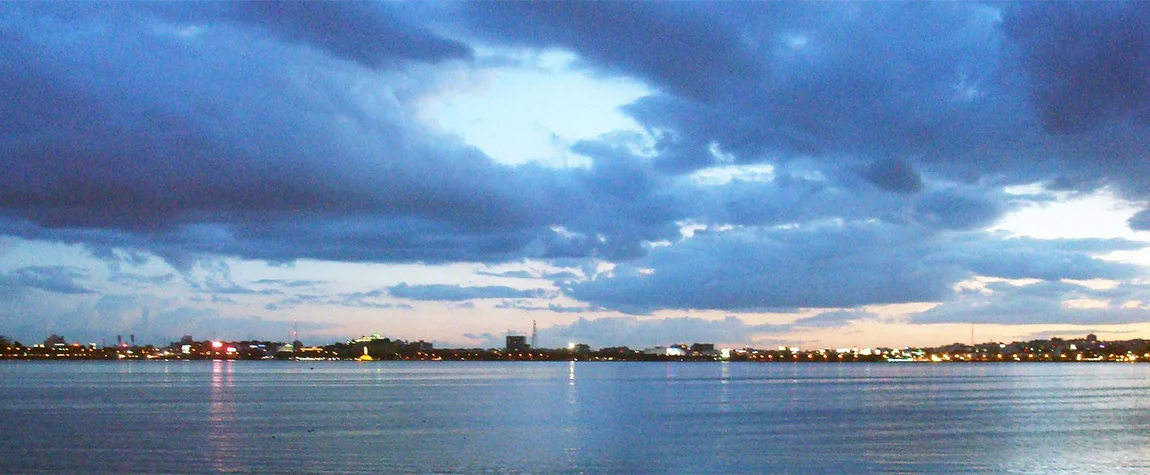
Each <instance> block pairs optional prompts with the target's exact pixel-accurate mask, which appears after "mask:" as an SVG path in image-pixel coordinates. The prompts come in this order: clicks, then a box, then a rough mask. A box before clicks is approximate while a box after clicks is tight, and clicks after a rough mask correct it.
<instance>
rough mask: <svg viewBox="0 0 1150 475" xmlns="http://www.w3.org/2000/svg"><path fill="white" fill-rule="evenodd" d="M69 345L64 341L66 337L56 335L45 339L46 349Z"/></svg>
mask: <svg viewBox="0 0 1150 475" xmlns="http://www.w3.org/2000/svg"><path fill="white" fill-rule="evenodd" d="M67 344H68V343H67V342H66V341H64V337H62V336H60V335H57V334H55V333H53V334H51V335H48V338H45V339H44V347H45V348H51V347H53V346H57V345H59V346H64V345H67Z"/></svg>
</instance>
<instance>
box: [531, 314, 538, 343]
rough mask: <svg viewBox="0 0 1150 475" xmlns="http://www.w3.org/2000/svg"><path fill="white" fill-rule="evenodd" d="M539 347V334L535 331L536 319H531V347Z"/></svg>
mask: <svg viewBox="0 0 1150 475" xmlns="http://www.w3.org/2000/svg"><path fill="white" fill-rule="evenodd" d="M536 348H539V335H538V334H537V333H536V332H535V320H531V349H532V350H534V349H536Z"/></svg>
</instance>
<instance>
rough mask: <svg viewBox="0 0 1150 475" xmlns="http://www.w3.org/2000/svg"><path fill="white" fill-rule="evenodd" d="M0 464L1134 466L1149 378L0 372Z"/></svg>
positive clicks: (432, 368) (1148, 460) (439, 469)
mask: <svg viewBox="0 0 1150 475" xmlns="http://www.w3.org/2000/svg"><path fill="white" fill-rule="evenodd" d="M0 434H2V435H0V473H25V472H51V473H75V472H86V473H90V472H137V473H138V472H146V473H176V472H178V473H204V472H270V473H315V472H332V473H348V472H374V473H579V472H583V473H834V474H839V473H868V472H870V473H874V472H878V473H946V474H950V473H1035V474H1047V473H1150V365H1138V364H984V365H977V364H968V365H963V364H950V365H930V364H890V363H888V364H755V363H566V362H564V363H514V362H489V363H480V362H474V363H473V362H427V363H416V362H373V363H352V362H331V363H315V362H306V363H305V362H243V361H241V362H226V361H215V362H212V361H198V362H180V361H172V362H135V363H121V362H83V363H75V362H69V363H50V362H47V363H46V362H15V361H9V362H0Z"/></svg>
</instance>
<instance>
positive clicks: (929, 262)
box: [557, 223, 1144, 313]
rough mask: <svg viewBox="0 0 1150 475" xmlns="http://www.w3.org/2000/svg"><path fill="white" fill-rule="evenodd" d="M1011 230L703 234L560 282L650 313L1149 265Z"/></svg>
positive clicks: (891, 299)
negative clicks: (1013, 235) (1014, 235)
mask: <svg viewBox="0 0 1150 475" xmlns="http://www.w3.org/2000/svg"><path fill="white" fill-rule="evenodd" d="M1004 237H1005V236H1004V235H995V234H988V233H975V234H961V235H955V236H950V235H945V234H930V233H929V232H926V231H924V230H917V231H916V230H912V229H907V228H904V227H902V226H896V225H891V224H884V223H869V224H861V223H858V224H856V223H850V224H837V223H826V224H822V225H811V226H803V227H799V228H786V227H784V228H773V229H769V230H764V229H758V230H755V229H750V228H747V229H735V230H731V231H725V232H701V233H697V234H696V235H695V236H694V237H692V238H690V239H686V240H684V241H683V242H680V243H678V244H676V245H674V246H667V247H662V248H657V249H654V250H652V251H651V252H650V254H649V255H648V256H647V257H644V258H642V259H638V260H636V261H634V262H633V263H628V264H621V265H619V266H617V267H616V268H615V270H614V271H612V272H611V273H608V274H602V275H598V276H595V277H594V278H592V279H589V280H585V281H578V282H567V283H562V284H557V285H560V287H561V288H562V289H563V290H564V292H565V293H567V294H568V295H570V296H572V297H574V298H577V299H579V300H582V301H585V302H588V303H591V304H593V305H600V306H603V307H607V308H612V309H616V310H620V311H625V312H630V313H643V312H644V311H649V310H653V309H658V308H678V309H743V310H760V309H764V308H770V307H855V306H860V305H868V304H889V303H905V302H930V301H937V300H940V299H943V298H946V297H947V296H949V295H951V293H952V290H951V289H952V287H953V285H954V284H956V283H958V282H960V281H962V280H963V279H966V278H970V277H973V276H977V275H984V276H991V277H1003V278H1028V277H1030V278H1040V279H1063V278H1068V279H1092V278H1107V279H1120V278H1129V277H1132V276H1135V275H1137V274H1138V272H1140V268H1139V267H1137V266H1134V265H1131V264H1127V263H1121V262H1114V261H1108V260H1103V259H1099V258H1097V257H1093V255H1094V254H1102V253H1106V252H1109V251H1116V250H1127V249H1138V248H1141V247H1143V246H1144V245H1143V244H1141V243H1135V242H1130V241H1125V240H1035V239H1021V238H1020V239H1006V240H1004Z"/></svg>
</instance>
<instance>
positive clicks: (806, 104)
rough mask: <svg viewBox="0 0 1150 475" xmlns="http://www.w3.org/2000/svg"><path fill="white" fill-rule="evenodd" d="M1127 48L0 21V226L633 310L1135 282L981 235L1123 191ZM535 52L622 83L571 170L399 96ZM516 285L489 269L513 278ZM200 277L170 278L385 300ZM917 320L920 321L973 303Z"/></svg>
mask: <svg viewBox="0 0 1150 475" xmlns="http://www.w3.org/2000/svg"><path fill="white" fill-rule="evenodd" d="M1147 45H1150V7H1147V6H1146V4H1145V3H1142V2H1106V3H1058V4H1047V3H1026V4H1007V5H997V4H979V3H873V2H867V3H849V4H840V3H833V4H832V3H827V4H824V3H773V2H772V3H729V4H722V5H713V4H701V3H691V2H674V3H666V4H659V3H647V2H588V3H583V2H579V3H489V2H475V3H463V4H454V3H453V4H407V3H382V4H376V3H297V2H261V3H253V4H239V5H227V4H214V3H212V4H137V3H123V4H114V5H100V7H99V8H96V7H95V6H92V5H85V4H25V3H12V4H5V5H3V6H0V56H2V57H4V58H6V61H3V62H0V139H2V140H0V169H3V170H4V173H2V174H0V234H4V235H9V236H17V237H20V238H23V239H27V240H30V241H48V242H56V243H70V244H82V245H84V246H86V248H87V249H89V250H91V252H92V254H93V255H95V256H97V257H100V258H102V259H105V260H106V261H108V262H127V263H129V264H128V265H134V264H131V263H132V262H136V263H139V262H144V261H146V260H147V256H152V255H154V256H158V257H160V258H161V259H162V260H163V262H165V263H167V264H168V265H169V266H170V267H172V268H173V269H174V272H176V273H179V274H180V275H184V276H187V275H190V274H192V273H194V272H196V269H203V268H204V266H205V265H210V263H211V262H214V260H218V259H238V260H261V261H266V262H269V263H273V264H283V263H291V262H295V261H298V260H318V261H339V262H361V263H422V264H447V263H454V262H472V263H488V264H497V263H509V264H515V263H522V262H526V261H529V260H530V261H532V262H544V263H549V264H553V265H557V266H560V267H564V268H571V269H573V268H582V269H586V271H585V272H583V273H582V274H573V273H567V274H563V275H562V277H561V278H560V277H556V278H554V279H550V280H552V282H551V283H552V284H553V285H554V286H555V287H556V288H558V289H559V292H561V293H562V294H563V295H564V296H566V297H570V298H574V299H576V300H578V301H580V302H582V303H581V305H586V306H587V307H586V308H594V309H598V308H604V309H611V310H615V311H621V312H626V313H636V314H644V313H649V312H652V311H655V310H660V309H679V310H690V309H717V310H732V311H733V310H739V311H753V310H758V309H765V308H779V307H789V308H800V307H802V308H809V307H820V308H854V307H859V306H865V305H871V304H889V303H904V302H928V301H929V302H935V301H949V300H953V299H955V298H957V295H958V294H956V293H955V291H954V287H955V285H956V284H958V283H959V282H962V281H964V280H966V279H970V278H972V277H976V276H988V277H1002V278H1008V279H1028V278H1029V279H1039V280H1042V281H1044V282H1047V283H1049V285H1057V284H1056V283H1057V282H1060V281H1061V280H1062V279H1095V278H1102V279H1117V280H1123V281H1128V280H1130V279H1134V278H1135V277H1137V276H1138V275H1140V273H1141V272H1143V270H1142V269H1141V268H1138V267H1136V266H1133V265H1131V264H1125V263H1121V262H1115V261H1112V260H1105V259H1101V258H1100V256H1103V255H1105V254H1107V253H1110V252H1113V251H1118V250H1134V249H1138V248H1140V247H1141V245H1140V244H1138V243H1136V242H1131V241H1124V240H1061V241H1041V240H1033V239H1024V238H1023V239H1018V238H1010V237H1008V236H1006V235H1003V234H1001V233H995V232H990V231H987V228H988V227H990V226H992V225H994V224H995V223H996V222H998V221H999V220H1001V219H1002V217H1003V216H1005V215H1006V214H1007V213H1009V212H1010V211H1012V210H1015V209H1018V208H1019V207H1021V206H1023V205H1025V204H1027V203H1029V202H1031V201H1032V200H1036V199H1039V198H1038V197H1036V196H1025V195H1016V194H1010V193H1008V192H1007V191H1006V190H1007V187H1009V186H1011V185H1034V184H1037V185H1039V186H1042V187H1044V188H1045V190H1046V191H1055V190H1057V191H1060V192H1072V193H1073V192H1078V193H1090V192H1094V191H1096V190H1099V189H1102V188H1103V187H1105V188H1106V189H1109V190H1112V191H1113V192H1115V193H1117V194H1118V195H1119V196H1120V197H1121V198H1124V199H1128V200H1132V201H1133V202H1138V203H1144V202H1145V201H1147V200H1150V167H1146V166H1144V164H1145V163H1147V159H1148V158H1150V157H1148V156H1147V150H1148V149H1147V148H1146V146H1145V145H1146V144H1145V137H1147V136H1150V120H1148V119H1147V118H1148V117H1150V79H1148V78H1150V57H1148V56H1147V53H1146V52H1145V51H1147V49H1148V48H1146V46H1147ZM553 50H563V51H566V52H568V53H570V54H572V55H573V56H574V57H575V58H576V60H575V62H574V63H573V64H572V65H570V66H569V67H568V69H570V70H571V72H577V73H583V74H590V75H593V76H598V77H604V78H611V77H621V78H627V79H628V80H632V81H636V82H640V83H643V84H646V85H648V86H650V90H651V91H652V92H651V94H650V95H648V96H646V97H642V98H640V99H638V100H636V101H634V102H633V103H631V104H628V105H626V106H624V107H623V108H622V111H623V112H624V113H625V114H626V115H627V116H628V117H630V118H631V119H633V120H634V121H635V123H636V124H638V127H639V130H637V131H630V132H622V131H621V132H617V133H612V134H606V135H604V136H601V137H587V138H584V139H585V140H582V141H579V142H578V143H576V144H575V145H574V146H572V147H571V148H570V150H566V151H564V152H569V153H573V154H576V155H579V156H581V157H583V158H585V159H586V160H587V162H586V163H587V166H583V167H571V168H556V167H551V166H547V165H543V164H542V163H543V162H539V163H528V164H523V165H507V164H503V163H500V162H498V161H496V160H494V159H492V158H491V157H489V156H487V155H486V154H485V153H484V152H483V151H482V150H480V149H478V148H476V147H474V146H472V145H469V144H467V143H466V142H464V141H463V140H462V139H460V138H459V137H456V136H453V135H450V134H448V133H446V132H444V131H443V130H440V129H438V128H436V127H434V126H433V125H432V124H430V123H429V121H427V120H426V117H425V115H426V113H427V111H426V110H425V109H424V108H423V107H424V104H425V103H426V101H427V100H429V98H434V97H438V96H441V95H445V94H450V93H453V92H454V91H456V89H458V88H460V83H461V82H463V83H466V82H467V81H468V78H472V77H476V76H481V75H483V74H485V73H491V72H495V71H498V69H499V68H501V67H505V66H506V65H510V64H515V65H518V66H517V67H528V68H530V67H533V66H532V65H533V64H534V63H533V61H538V58H540V57H542V55H543V54H544V53H545V52H547V51H553ZM525 58H526V59H525ZM554 93H556V94H561V93H563V91H555V92H554ZM555 113H556V114H563V113H564V111H555ZM715 177H723V179H716V178H715ZM1147 213H1150V210H1144V211H1142V212H1141V213H1139V214H1137V215H1135V216H1134V217H1133V218H1131V220H1130V225H1131V226H1132V227H1133V228H1134V229H1150V224H1148V223H1150V219H1146V216H1147ZM133 256H136V257H133ZM140 256H142V257H140ZM205 262H207V263H209V264H204V263H205ZM599 264H606V267H604V268H600V266H599ZM606 269H610V270H606ZM519 272H520V273H519V274H510V273H508V274H506V275H505V276H504V277H516V278H530V277H533V276H542V274H540V273H534V274H527V273H525V271H519ZM172 275H173V274H172V273H168V272H163V273H152V274H144V273H132V272H121V273H119V274H116V276H115V277H114V279H117V280H113V282H117V281H118V282H119V283H121V284H124V285H136V286H137V287H139V288H141V289H144V288H147V287H148V286H152V285H166V284H169V283H170V282H171V281H172V279H173V277H171V276H172ZM84 276H85V274H84V271H83V270H78V269H73V268H69V267H67V266H61V267H44V266H40V267H35V266H33V267H25V268H19V269H9V270H7V271H6V272H4V273H3V274H0V287H3V288H5V289H17V288H20V289H34V290H35V291H36V292H46V293H60V294H73V295H78V294H85V293H89V292H93V290H92V289H91V288H90V287H92V286H87V285H85V284H82V283H79V282H78V280H80V279H82V278H83V277H84ZM222 276H223V277H222V278H216V279H207V280H199V281H195V282H197V283H196V284H195V285H193V287H194V288H195V289H197V290H199V291H204V292H211V293H213V294H218V295H216V297H215V298H220V299H222V298H230V297H223V295H250V294H251V292H255V293H259V292H263V293H264V294H266V295H280V294H283V293H287V294H290V295H284V296H283V297H282V298H281V301H280V302H279V303H271V304H269V305H271V307H268V308H286V307H291V306H295V305H304V304H307V303H309V302H310V303H316V302H321V301H322V302H328V303H333V302H343V303H349V302H351V303H355V302H358V304H357V305H360V306H362V305H368V304H371V305H395V304H394V303H390V302H379V301H374V300H363V299H359V300H356V299H352V300H347V298H348V297H347V296H348V295H350V294H351V292H338V291H337V292H336V293H337V294H342V296H341V295H319V294H318V293H316V292H313V291H312V290H307V291H306V292H305V291H304V290H301V289H302V288H304V287H307V286H308V284H307V283H306V282H304V283H299V282H296V283H293V282H273V281H270V280H268V281H265V282H262V284H263V285H262V286H255V287H245V286H243V285H236V284H235V282H233V281H231V279H230V277H228V275H227V274H226V273H224V274H222ZM489 277H490V276H489ZM185 280H187V278H186V277H185ZM541 280H548V279H541ZM188 282H189V283H191V282H193V281H191V280H188ZM257 287H258V288H257ZM1037 288H1042V287H1037ZM387 293H388V294H390V296H392V297H395V298H401V299H409V300H422V301H432V300H434V301H440V302H462V301H467V300H473V299H496V298H497V299H508V300H509V301H516V299H543V300H546V299H548V298H552V297H555V296H556V293H554V292H552V293H545V292H541V291H532V290H521V289H519V288H511V287H503V286H460V285H457V284H421V285H415V284H413V285H408V284H400V285H395V286H392V287H390V288H388V289H387ZM1019 298H1020V299H1021V298H1022V297H1019ZM1034 298H1037V297H1034ZM1044 298H1047V300H1045V301H1044V302H1046V304H1048V305H1054V307H1057V308H1059V309H1062V306H1060V305H1057V303H1058V302H1059V301H1060V300H1059V299H1063V298H1064V296H1063V295H1062V294H1057V295H1055V294H1045V297H1044ZM353 300H354V302H352V301H353ZM511 306H512V307H516V308H521V309H522V308H545V307H546V308H555V309H568V308H575V309H579V308H584V307H581V306H563V305H559V304H556V303H553V302H552V303H539V302H521V303H516V304H513V305H511ZM1054 307H1051V308H1054ZM941 308H942V309H941V310H938V311H936V312H935V313H931V314H924V315H923V316H922V317H921V321H924V322H925V321H944V320H945V321H949V320H957V319H961V318H965V317H960V316H957V315H959V314H962V315H966V314H969V313H971V312H974V310H971V309H967V310H961V309H956V307H954V306H953V305H951V306H943V307H941ZM1052 311H1053V310H1052ZM1059 311H1062V310H1059ZM947 312H957V313H947ZM1123 312H1126V313H1122V314H1121V315H1116V316H1115V318H1116V319H1117V320H1116V321H1118V320H1121V321H1124V322H1144V321H1147V317H1146V314H1145V313H1143V311H1142V310H1138V309H1135V310H1123ZM557 313H559V312H558V311H557ZM976 313H977V312H976ZM952 314H953V315H956V316H954V317H944V315H952ZM1021 314H1023V313H1020V315H1021ZM1026 315H1031V314H1026ZM1061 315H1066V316H1067V317H1066V318H1064V320H1067V321H1083V322H1092V323H1099V322H1101V321H1102V320H1105V318H1103V317H1098V316H1091V315H1087V314H1084V313H1081V312H1079V313H1073V312H1072V313H1066V312H1064V311H1063V313H1061ZM1007 320H1010V319H1009V318H1008V319H1007ZM1027 320H1029V321H1037V320H1041V318H1039V317H1038V316H1037V315H1032V317H1027ZM1010 321H1013V320H1010ZM744 330H746V329H743V330H740V331H744Z"/></svg>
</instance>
